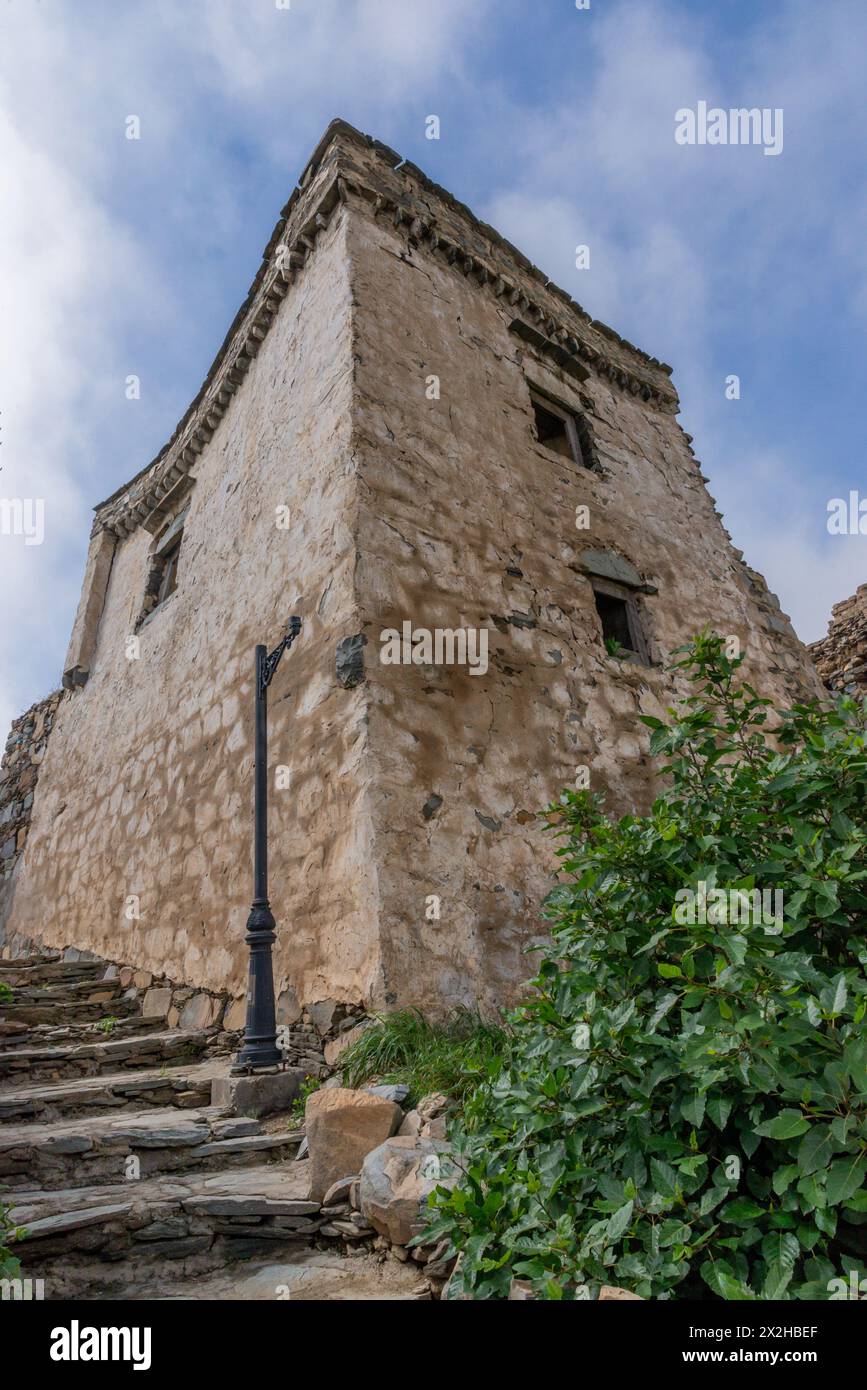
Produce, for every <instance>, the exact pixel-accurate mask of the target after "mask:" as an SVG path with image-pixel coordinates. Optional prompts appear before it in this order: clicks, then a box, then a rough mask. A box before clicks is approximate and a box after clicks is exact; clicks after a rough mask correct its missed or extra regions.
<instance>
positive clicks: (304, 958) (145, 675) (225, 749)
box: [9, 210, 377, 1000]
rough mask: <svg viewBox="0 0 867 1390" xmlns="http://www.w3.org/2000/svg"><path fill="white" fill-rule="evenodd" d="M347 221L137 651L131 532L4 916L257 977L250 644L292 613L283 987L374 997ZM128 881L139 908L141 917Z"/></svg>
mask: <svg viewBox="0 0 867 1390" xmlns="http://www.w3.org/2000/svg"><path fill="white" fill-rule="evenodd" d="M345 236H346V217H345V214H344V213H343V212H341V211H340V210H338V212H337V213H336V214H335V216H334V218H333V219H332V221H331V222H330V224H329V226H328V228H327V230H325V231H322V232H321V233H320V235H319V238H318V241H317V246H316V253H315V255H314V256H312V257H311V259H310V262H309V265H308V266H307V267H306V268H305V272H304V275H303V276H302V277H299V278H298V279H297V280H296V281H295V283H294V284H292V286H291V288H290V289H289V291H288V293H287V295H286V298H285V300H284V302H283V304H282V306H281V307H280V310H279V313H278V315H277V318H276V321H275V323H274V326H273V328H272V329H271V331H270V332H269V334H268V336H267V338H266V339H265V341H264V342H263V343H262V346H261V350H260V352H259V354H258V356H257V358H256V360H255V361H254V362H253V364H252V365H251V366H250V368H249V371H248V372H247V374H246V376H245V377H244V380H243V384H242V385H240V387H239V389H238V391H237V393H236V394H235V396H234V398H233V400H232V403H231V405H230V407H229V409H228V411H227V413H226V416H225V419H224V420H223V421H222V424H221V426H220V429H219V430H218V432H217V433H216V434H215V435H214V437H213V439H212V440H211V441H210V443H208V444H206V445H205V447H204V449H203V451H202V452H201V453H200V455H199V456H198V461H197V463H196V465H195V467H194V469H193V474H194V476H195V486H194V488H193V491H192V494H191V504H190V511H189V516H188V518H187V522H186V527H185V532H184V540H183V546H182V550H181V561H180V569H179V583H178V588H177V591H176V592H175V593H174V594H173V595H172V596H171V597H170V598H169V599H168V600H167V602H166V604H165V606H164V607H162V608H160V609H158V610H157V612H156V613H155V614H154V615H153V616H152V618H151V619H150V620H149V621H148V622H147V623H146V624H145V625H144V626H143V627H142V628H141V630H140V632H139V633H138V637H139V641H140V656H139V657H138V659H134V660H130V659H128V657H127V650H128V648H127V639H128V638H129V636H130V635H131V634H132V633H133V632H134V630H135V623H136V618H137V617H138V615H139V612H140V609H141V603H142V595H143V591H144V584H145V579H146V575H147V568H148V562H147V554H148V548H149V545H150V542H151V536H150V535H149V534H148V533H147V531H145V530H143V529H141V528H139V529H137V530H135V531H134V532H133V533H132V534H131V535H129V536H128V537H126V538H125V539H124V540H122V541H121V542H120V543H119V544H118V546H117V550H116V553H115V556H114V562H113V565H112V569H111V575H110V579H109V581H108V589H107V595H106V603H105V609H104V611H103V612H102V615H101V618H100V622H99V632H98V641H97V643H96V649H95V654H94V655H93V657H92V659H91V662H90V676H89V679H88V681H87V684H86V685H84V687H83V688H82V689H80V690H78V691H76V692H75V694H74V695H73V696H71V697H68V698H67V700H65V701H64V703H63V705H62V707H61V710H60V713H59V716H58V719H57V724H56V727H55V730H54V733H53V735H52V742H51V746H50V751H49V754H48V756H47V757H46V761H45V767H44V770H43V784H42V786H41V788H40V792H41V795H40V797H39V798H38V800H37V805H36V814H35V816H34V820H33V825H32V829H31V834H30V840H29V842H28V845H27V851H26V883H27V891H26V893H19V894H18V895H17V897H16V900H15V902H14V905H13V909H12V913H11V921H10V923H9V930H10V932H15V931H18V932H20V933H21V934H22V935H24V936H30V937H35V936H38V935H39V934H40V933H43V936H44V940H45V941H46V942H47V943H49V944H55V945H66V944H75V945H76V946H79V947H86V948H88V949H92V950H94V951H97V952H99V953H100V954H102V955H106V956H113V957H114V958H119V959H123V960H126V961H130V962H133V963H135V964H137V965H139V966H140V967H142V968H143V969H147V970H150V971H152V972H153V973H154V974H167V975H169V976H171V977H172V978H174V979H180V980H184V981H187V982H189V983H191V984H196V985H206V986H210V987H211V988H226V987H229V988H230V989H236V990H240V989H241V988H243V985H244V982H245V972H246V959H247V948H246V946H245V945H244V941H243V935H244V923H245V920H246V915H247V911H248V908H249V899H250V895H251V886H250V872H251V854H250V836H251V810H252V739H251V715H250V709H251V700H252V688H251V687H252V682H251V669H252V662H253V648H254V645H255V643H256V642H257V641H260V640H261V641H267V642H268V644H269V645H273V644H274V643H275V642H276V641H277V640H278V639H279V637H280V636H281V634H282V631H283V625H284V624H285V621H286V619H288V617H289V616H290V614H292V613H299V614H300V615H301V616H302V618H303V622H304V627H303V631H302V635H301V637H300V638H299V640H298V641H297V643H296V644H295V647H294V648H293V650H292V652H291V654H290V655H289V657H287V658H285V659H284V663H283V665H282V666H281V668H280V670H279V672H278V674H277V676H276V677H275V680H274V683H273V685H272V688H271V757H272V763H273V764H275V765H277V764H280V765H283V766H286V767H288V768H289V769H290V771H291V786H290V788H289V789H288V790H282V791H278V790H272V792H271V816H272V821H271V828H272V884H271V886H272V896H273V899H274V901H275V904H279V940H278V945H277V947H276V952H275V972H276V976H277V980H278V987H280V988H282V986H283V984H284V983H285V982H286V980H289V981H290V982H291V984H292V986H293V987H294V988H295V989H296V990H297V991H298V992H299V994H302V995H303V996H304V998H305V999H306V1000H315V999H318V998H323V997H326V996H328V995H335V996H336V997H338V998H347V999H353V998H354V999H357V998H360V997H361V996H362V994H364V993H365V992H366V991H367V990H368V987H369V983H370V980H371V978H372V977H373V976H375V973H376V966H377V944H376V936H375V930H374V923H375V912H374V888H375V885H374V881H373V878H372V870H371V867H370V856H369V853H368V848H367V844H366V832H365V815H364V805H365V795H366V792H365V782H364V776H363V773H362V770H361V762H362V756H363V750H364V745H365V740H366V728H365V724H364V720H363V713H362V711H363V698H364V697H363V693H362V692H359V691H352V690H346V689H344V688H342V687H341V686H340V685H339V684H338V683H337V680H336V676H335V649H336V645H337V643H338V641H339V640H340V639H341V638H343V637H344V636H346V635H348V634H351V633H352V632H354V631H356V630H357V627H358V620H357V617H356V615H355V611H354V597H353V572H354V567H355V547H354V542H353V535H352V516H353V508H354V498H355V478H354V468H353V463H352V459H351V456H350V453H349V429H350V405H351V386H352V380H351V377H352V373H351V361H350V317H351V299H350V286H349V271H348V264H347V257H346V250H345ZM281 505H283V506H288V507H289V508H290V516H291V525H290V527H289V529H288V530H281V529H278V528H277V526H276V524H275V518H276V508H277V507H278V506H281ZM273 785H274V783H273V779H272V787H273ZM133 895H135V896H136V897H137V898H138V900H139V904H140V914H141V915H140V918H139V919H133V920H127V917H126V916H125V904H126V903H127V900H128V899H129V898H130V897H132V896H133Z"/></svg>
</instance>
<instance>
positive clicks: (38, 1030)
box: [0, 1005, 164, 1055]
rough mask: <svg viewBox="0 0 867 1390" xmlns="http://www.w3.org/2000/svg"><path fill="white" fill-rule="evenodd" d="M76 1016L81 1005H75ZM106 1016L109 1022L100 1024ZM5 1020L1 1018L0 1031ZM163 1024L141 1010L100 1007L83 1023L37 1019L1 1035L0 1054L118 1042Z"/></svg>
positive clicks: (151, 1030)
mask: <svg viewBox="0 0 867 1390" xmlns="http://www.w3.org/2000/svg"><path fill="white" fill-rule="evenodd" d="M75 1009H76V1013H75V1015H74V1016H75V1017H76V1018H77V1017H78V1016H79V1015H80V1013H81V1005H76V1006H75ZM106 1018H107V1019H108V1021H109V1023H110V1025H111V1026H100V1025H101V1024H103V1023H104V1020H106ZM3 1023H4V1020H3V1019H2V1018H0V1032H2V1028H3ZM162 1027H164V1025H163V1023H162V1020H161V1019H154V1018H143V1017H142V1015H141V1014H130V1015H128V1016H127V1017H126V1018H120V1017H118V1015H117V1014H114V1013H113V1012H112V1013H109V1014H107V1013H106V1010H105V1009H103V1010H102V1012H101V1013H100V1014H98V1015H97V1017H96V1018H95V1019H92V1020H90V1021H86V1022H82V1023H77V1022H76V1023H73V1022H72V1021H71V1018H70V1021H69V1022H67V1023H62V1024H49V1023H39V1024H37V1025H36V1026H35V1027H31V1028H28V1029H26V1030H25V1032H23V1033H16V1034H14V1035H13V1036H11V1037H8V1038H7V1039H5V1041H4V1040H3V1039H2V1038H0V1055H2V1053H3V1052H5V1051H6V1050H8V1049H10V1048H22V1047H24V1048H26V1049H31V1048H35V1049H43V1048H45V1047H58V1046H71V1045H72V1044H76V1043H87V1042H117V1041H118V1039H120V1038H128V1037H134V1036H135V1035H136V1034H139V1033H148V1032H151V1033H153V1031H154V1029H156V1028H162Z"/></svg>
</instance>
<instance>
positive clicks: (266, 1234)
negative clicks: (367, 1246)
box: [9, 1161, 322, 1298]
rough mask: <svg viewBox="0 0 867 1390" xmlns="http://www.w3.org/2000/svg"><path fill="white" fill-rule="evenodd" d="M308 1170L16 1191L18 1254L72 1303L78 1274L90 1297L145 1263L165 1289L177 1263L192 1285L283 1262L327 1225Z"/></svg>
mask: <svg viewBox="0 0 867 1390" xmlns="http://www.w3.org/2000/svg"><path fill="white" fill-rule="evenodd" d="M307 1170H308V1165H307V1163H306V1162H304V1161H302V1162H298V1161H295V1162H291V1163H271V1164H268V1165H267V1166H264V1167H263V1166H260V1167H253V1168H239V1169H236V1170H234V1171H233V1172H229V1173H214V1174H208V1173H189V1174H182V1175H179V1176H170V1177H154V1178H142V1179H140V1180H138V1181H131V1182H129V1183H127V1184H125V1185H124V1186H122V1187H119V1186H118V1185H117V1184H111V1185H108V1186H96V1187H82V1188H65V1189H58V1190H55V1191H52V1192H41V1191H35V1192H16V1193H14V1195H13V1196H12V1198H11V1201H10V1202H9V1208H10V1211H9V1215H10V1219H11V1220H12V1221H13V1222H14V1223H15V1224H16V1225H18V1226H22V1227H24V1234H23V1236H22V1237H21V1238H20V1239H19V1240H16V1242H15V1253H16V1254H17V1255H18V1257H19V1258H20V1259H21V1262H22V1265H23V1266H24V1267H25V1268H26V1270H27V1274H28V1276H29V1277H33V1278H41V1279H44V1280H45V1285H46V1296H47V1297H48V1298H59V1297H69V1296H71V1289H72V1288H73V1287H74V1285H75V1277H76V1274H78V1276H79V1291H82V1290H83V1289H86V1292H87V1296H88V1297H96V1296H99V1294H100V1291H101V1289H105V1288H110V1287H112V1286H114V1285H117V1286H118V1287H120V1288H124V1287H128V1284H129V1282H130V1272H131V1269H134V1270H135V1271H137V1272H138V1275H139V1278H140V1277H141V1271H142V1266H143V1264H144V1263H145V1262H152V1264H153V1267H154V1272H155V1275H156V1276H157V1277H158V1279H159V1281H160V1283H162V1282H163V1281H164V1279H165V1276H166V1269H165V1261H169V1260H170V1261H173V1262H174V1261H177V1262H178V1265H180V1268H178V1275H179V1276H181V1275H183V1277H185V1278H186V1277H190V1276H191V1275H193V1274H200V1273H204V1272H207V1271H212V1270H215V1269H218V1268H220V1267H221V1266H223V1265H226V1264H227V1263H229V1262H231V1261H234V1260H245V1259H249V1258H252V1257H255V1256H260V1257H261V1256H263V1255H268V1256H272V1255H273V1257H275V1258H281V1257H282V1256H283V1255H285V1253H286V1251H287V1249H292V1248H293V1247H297V1246H298V1245H299V1244H302V1245H303V1244H309V1243H310V1242H311V1241H312V1240H313V1238H314V1237H315V1235H316V1233H317V1232H318V1230H319V1228H320V1226H321V1225H322V1218H321V1217H320V1215H319V1211H320V1208H319V1204H318V1203H317V1202H315V1201H311V1200H310V1197H309V1178H308V1171H307ZM100 1265H102V1266H103V1268H102V1271H100V1269H99V1266H100ZM119 1265H120V1266H121V1267H120V1268H119V1267H118V1266H119ZM124 1265H126V1266H127V1267H126V1268H123V1266H124Z"/></svg>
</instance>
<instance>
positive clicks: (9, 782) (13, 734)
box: [0, 690, 63, 940]
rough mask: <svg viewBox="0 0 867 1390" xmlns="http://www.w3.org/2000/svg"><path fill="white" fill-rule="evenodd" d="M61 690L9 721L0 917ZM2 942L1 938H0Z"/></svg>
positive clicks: (1, 807) (0, 821)
mask: <svg viewBox="0 0 867 1390" xmlns="http://www.w3.org/2000/svg"><path fill="white" fill-rule="evenodd" d="M62 699H63V691H62V690H55V691H54V692H53V694H51V695H47V696H46V697H45V699H44V700H40V701H39V702H38V703H37V704H35V705H31V707H30V709H29V710H27V712H26V713H25V714H22V715H21V716H20V717H19V718H18V719H14V720H13V721H12V728H11V731H10V733H9V737H8V739H7V740H6V749H5V752H4V754H3V760H2V763H0V917H2V903H3V901H4V898H6V897H8V896H9V895H10V893H11V879H12V876H13V873H14V872H15V867H16V865H17V863H18V860H19V859H20V857H21V853H22V851H23V849H24V846H25V844H26V843H27V836H28V833H29V831H30V818H31V814H32V810H33V799H34V796H35V793H36V784H37V782H38V780H39V771H40V768H41V766H42V762H43V759H44V757H45V750H46V747H47V745H48V738H49V735H50V733H51V730H52V729H53V727H54V720H55V718H56V715H57V710H58V706H59V705H60V701H61V700H62ZM0 940H2V937H0Z"/></svg>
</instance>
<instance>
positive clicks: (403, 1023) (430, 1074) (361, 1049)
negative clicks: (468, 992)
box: [340, 1009, 507, 1103]
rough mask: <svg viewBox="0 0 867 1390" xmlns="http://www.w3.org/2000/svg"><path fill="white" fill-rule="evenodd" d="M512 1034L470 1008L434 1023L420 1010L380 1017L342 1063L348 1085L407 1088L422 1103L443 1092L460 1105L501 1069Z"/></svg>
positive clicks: (401, 1011) (379, 1015)
mask: <svg viewBox="0 0 867 1390" xmlns="http://www.w3.org/2000/svg"><path fill="white" fill-rule="evenodd" d="M506 1041H507V1034H506V1031H505V1029H504V1028H503V1027H502V1026H501V1025H500V1024H499V1023H492V1022H487V1021H486V1020H485V1019H483V1018H482V1017H481V1015H480V1014H478V1013H476V1012H474V1011H473V1010H471V1009H458V1010H456V1011H455V1013H453V1014H452V1015H450V1017H449V1018H446V1019H443V1020H441V1021H431V1020H428V1019H426V1018H425V1017H424V1015H423V1014H421V1013H419V1012H418V1011H417V1010H415V1009H396V1010H395V1012H394V1013H390V1014H378V1015H377V1016H376V1017H375V1019H374V1022H373V1023H371V1024H370V1025H369V1026H368V1027H367V1028H365V1030H364V1032H363V1033H362V1035H361V1037H360V1038H359V1039H358V1041H357V1042H355V1043H353V1044H352V1046H351V1047H348V1048H347V1049H346V1051H345V1052H344V1054H343V1056H342V1057H341V1059H340V1066H341V1069H342V1071H343V1078H344V1081H345V1083H346V1085H347V1086H361V1085H363V1084H364V1083H365V1082H367V1081H373V1080H380V1081H387V1082H395V1083H403V1084H404V1085H406V1086H408V1087H409V1090H410V1098H411V1099H415V1100H418V1099H419V1098H420V1097H421V1096H423V1095H427V1094H429V1093H430V1092H432V1091H441V1092H443V1093H444V1094H445V1095H447V1096H449V1097H450V1098H452V1099H454V1100H455V1101H456V1102H457V1103H460V1102H461V1101H462V1100H463V1098H464V1096H465V1095H467V1093H468V1092H469V1091H471V1090H473V1089H474V1088H475V1087H477V1086H479V1085H480V1084H481V1083H482V1082H484V1081H488V1080H490V1079H491V1078H492V1077H493V1076H494V1075H495V1074H496V1072H497V1071H498V1070H499V1067H500V1063H501V1061H502V1056H503V1050H504V1047H505V1045H506Z"/></svg>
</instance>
